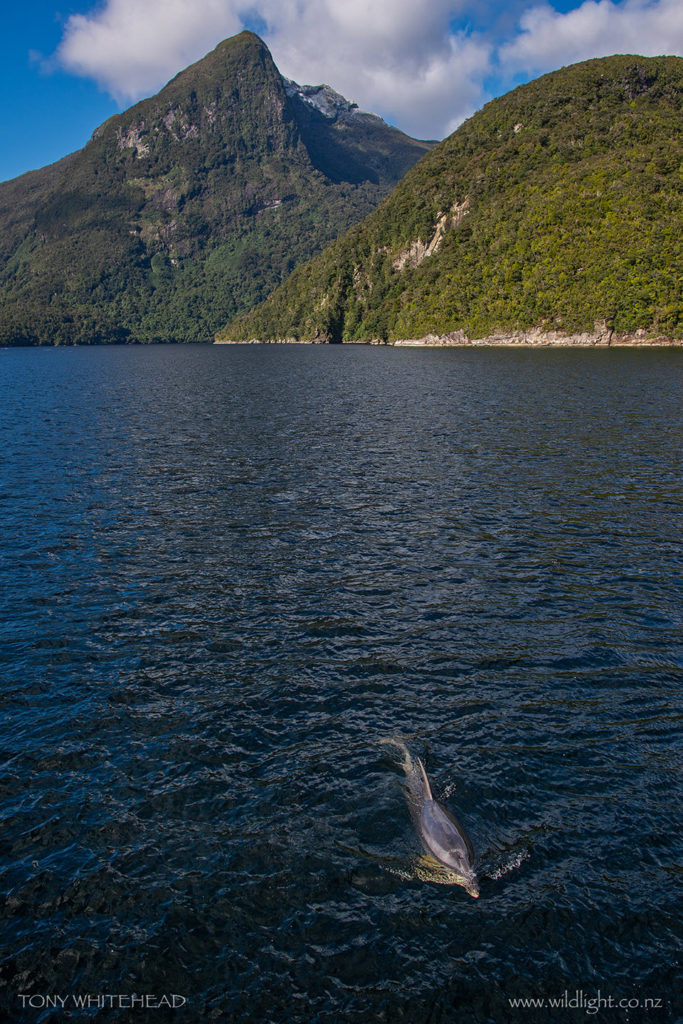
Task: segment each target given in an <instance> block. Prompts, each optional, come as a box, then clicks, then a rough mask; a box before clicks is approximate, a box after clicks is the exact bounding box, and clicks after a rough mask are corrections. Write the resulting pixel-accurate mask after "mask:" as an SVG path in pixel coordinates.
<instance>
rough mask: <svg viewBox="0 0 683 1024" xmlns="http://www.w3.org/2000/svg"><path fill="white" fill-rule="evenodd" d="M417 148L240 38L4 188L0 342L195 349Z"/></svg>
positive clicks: (419, 150)
mask: <svg viewBox="0 0 683 1024" xmlns="http://www.w3.org/2000/svg"><path fill="white" fill-rule="evenodd" d="M430 148H431V146H430V144H427V143H422V142H418V141H417V140H415V139H411V138H409V137H408V136H406V135H403V133H401V132H399V131H398V130H397V129H395V128H391V127H390V126H389V125H387V124H385V123H384V122H383V121H382V120H381V119H380V118H378V117H373V116H359V112H358V108H357V106H356V105H355V104H353V103H350V102H349V101H348V100H346V99H345V98H344V97H343V96H341V95H340V94H339V93H337V92H336V91H335V90H334V89H332V88H331V87H330V86H303V87H300V86H296V85H294V84H293V83H285V81H284V80H283V78H282V76H281V75H280V72H279V71H278V69H277V67H276V65H275V63H274V62H273V59H272V56H271V54H270V51H269V49H268V47H267V46H266V44H265V43H264V42H263V40H262V39H260V38H259V36H257V35H256V34H255V33H253V32H249V31H245V32H241V33H240V34H239V35H238V36H233V37H232V38H230V39H225V40H223V42H221V43H219V44H218V46H217V47H215V49H214V50H212V51H211V52H210V53H209V54H207V56H206V57H204V58H203V59H202V60H200V61H197V62H196V63H195V64H193V65H191V66H190V67H188V68H186V69H185V70H184V71H182V72H180V74H178V75H176V77H175V78H174V79H172V80H171V81H170V82H169V83H168V84H167V85H165V86H164V88H163V89H161V90H160V91H159V92H158V93H157V94H156V95H155V96H151V97H149V98H148V99H144V100H141V101H140V102H139V103H137V104H135V105H134V106H132V107H130V108H129V109H128V110H126V111H124V112H123V113H121V114H117V115H115V116H114V117H111V118H109V120H108V121H105V122H104V124H103V125H101V126H100V128H98V129H96V130H95V132H94V133H93V136H92V138H91V140H90V142H89V143H88V144H87V145H86V146H85V148H84V149H83V150H81V151H80V152H78V153H75V154H73V155H72V156H70V157H69V158H67V159H65V160H63V161H60V162H59V163H57V164H54V165H52V166H51V167H48V168H43V170H42V171H37V172H34V174H33V175H32V176H31V178H30V180H29V179H26V180H24V181H22V180H21V179H19V180H16V181H14V182H8V183H5V184H4V185H0V307H2V313H3V316H2V318H0V344H1V343H3V342H4V343H5V344H8V343H9V344H35V343H40V344H54V343H59V342H61V341H63V342H74V341H89V340H91V341H92V340H96V341H106V340H122V339H125V338H126V337H128V338H135V339H137V340H142V341H155V340H156V341H169V340H174V341H183V340H184V341H201V340H204V341H208V340H210V339H211V338H212V337H213V335H214V334H215V332H216V330H218V328H219V327H220V326H221V324H222V323H224V322H225V321H226V320H227V319H228V318H229V317H231V316H233V315H234V314H235V313H239V312H242V311H243V310H245V309H249V308H250V307H251V306H253V305H254V304H255V303H256V302H257V301H259V300H260V299H262V298H264V297H265V295H267V294H268V293H269V292H270V291H272V289H273V288H274V287H275V286H276V285H278V284H279V283H280V282H281V281H282V280H283V279H284V278H285V277H286V276H287V274H288V273H289V271H290V270H291V269H293V267H295V266H297V265H298V264H299V263H301V262H303V261H305V260H306V259H308V258H309V257H310V256H311V255H313V253H314V252H316V251H318V250H320V249H321V248H322V247H323V246H324V245H325V244H326V243H327V242H329V241H331V240H332V239H333V238H335V237H336V236H337V235H339V234H341V233H343V232H344V231H346V230H347V228H349V227H350V226H351V225H352V224H354V223H356V222H357V221H359V220H360V219H361V218H362V217H363V216H365V214H367V213H368V212H370V210H372V209H374V208H375V207H376V206H377V204H378V203H379V202H380V200H381V199H383V198H384V196H385V195H386V194H387V193H388V192H389V191H390V190H391V188H392V187H393V186H394V185H395V184H396V182H397V181H398V180H399V178H400V177H402V175H403V174H404V173H405V172H406V171H407V170H408V169H409V168H410V167H412V166H413V164H414V163H415V162H416V161H417V160H418V159H419V158H420V157H421V156H422V155H423V154H424V153H425V152H426V151H427V150H428V149H430Z"/></svg>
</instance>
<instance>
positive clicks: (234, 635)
mask: <svg viewBox="0 0 683 1024" xmlns="http://www.w3.org/2000/svg"><path fill="white" fill-rule="evenodd" d="M680 368H681V356H680V353H678V352H672V351H649V352H648V351H625V352H618V351H502V350H498V351H496V350H486V351H485V350H482V351H471V350H469V351H468V350H442V351H429V350H422V351H420V350H393V349H376V348H346V347H345V348H335V347H332V348H325V347H311V348H309V347H292V348H274V347H270V348H231V347H217V348H151V349H140V348H125V349H78V350H61V349H56V350H45V351H43V350H24V351H20V350H13V351H0V392H1V393H0V424H1V426H0V461H1V471H0V529H1V534H0V535H1V537H2V548H1V555H2V562H1V569H0V601H1V604H2V609H1V610H2V622H1V630H2V632H1V634H0V639H1V644H2V690H1V696H2V705H3V710H2V721H3V726H4V728H3V733H2V750H1V757H2V791H3V802H2V816H3V830H2V844H3V845H2V851H3V857H2V890H3V894H4V896H5V906H4V917H3V925H2V929H3V930H2V976H1V977H2V985H3V989H2V992H1V993H0V998H1V999H2V1003H3V1005H4V1006H5V1013H6V1015H7V1019H8V1020H16V1021H39V1022H42V1024H45V1022H47V1021H50V1022H52V1021H63V1020H85V1019H94V1018H97V1020H107V1021H117V1022H119V1021H128V1020H136V1021H150V1022H159V1024H162V1022H166V1021H170V1020H173V1021H182V1022H188V1024H190V1022H191V1024H194V1022H198V1021H202V1022H204V1021H206V1022H214V1021H239V1022H258V1024H266V1022H274V1024H281V1022H283V1024H284V1022H294V1021H298V1022H306V1024H308V1022H316V1024H332V1022H354V1024H356V1022H366V1021H373V1022H374V1021H378V1022H385V1021H386V1022H396V1021H399V1022H409V1024H421V1022H430V1024H436V1022H439V1024H446V1022H448V1024H451V1022H458V1024H461V1022H464V1024H468V1022H476V1024H482V1022H492V1024H504V1022H506V1021H511V1022H517V1021H520V1022H521V1021H524V1022H527V1021H531V1022H542V1021H547V1020H555V1019H559V1020H562V1021H563V1022H565V1021H566V1022H573V1021H585V1020H588V1021H590V1020H593V1019H595V1020H597V1019H599V1020H601V1021H608V1022H614V1021H625V1020H628V1021H631V1022H640V1021H648V1022H650V1021H652V1022H659V1021H672V1020H675V1019H677V1017H678V1014H679V1012H680V1010H681V1004H680V989H679V988H677V985H678V977H679V974H678V971H679V967H680V960H679V957H680V923H679V922H680V914H681V901H680V871H681V868H680V862H681V839H680V802H679V799H678V798H679V795H680V774H679V772H680V704H679V693H680V678H681V677H680V664H681V643H680V638H681V635H680V609H681V590H680V571H681V563H682V561H683V559H682V557H681V544H680V525H681V524H680V508H681V505H680V481H681V476H680V463H679V457H680V421H681V417H680V400H681V388H680ZM396 734H401V735H403V736H404V737H406V738H407V741H408V743H409V746H410V748H411V750H412V751H413V752H414V753H415V754H417V755H418V756H421V757H423V758H424V759H425V761H426V764H427V768H428V770H429V771H430V774H431V777H432V780H433V782H434V785H435V789H436V790H437V792H438V793H439V794H441V795H442V796H445V797H446V798H447V800H449V801H450V804H451V806H452V807H454V808H455V809H456V810H457V813H458V816H459V817H460V818H461V820H462V821H463V822H464V823H465V825H466V827H467V828H468V830H469V833H470V835H471V838H472V841H473V844H474V847H475V851H476V854H477V868H478V872H479V876H480V884H481V896H480V898H479V899H478V900H474V899H472V898H471V897H470V896H468V895H467V893H466V892H465V891H464V890H463V889H461V888H455V887H453V888H451V887H444V886H441V885H435V884H432V883H429V882H425V881H422V880H420V879H419V878H418V877H417V875H416V873H415V871H414V861H413V857H414V855H415V854H417V853H419V848H418V845H417V840H416V837H415V835H414V832H413V827H412V825H411V822H410V818H409V815H408V812H407V808H406V804H405V800H404V796H403V793H402V790H401V780H400V774H399V773H398V771H397V769H396V766H395V764H394V763H393V762H392V759H391V757H390V756H388V752H387V748H385V747H383V746H381V745H379V742H378V741H379V740H380V739H382V738H383V737H387V736H392V735H396ZM134 995H135V996H136V997H137V998H138V999H141V998H143V997H144V998H145V999H146V1000H147V1008H141V1007H140V1005H139V1003H137V1004H132V1003H131V999H132V997H133V996H134ZM173 996H177V997H179V998H178V999H176V1003H179V1002H180V999H182V1000H183V1003H182V1005H176V1008H175V1009H172V1008H170V1007H169V1006H168V1005H167V1003H169V1002H172V997H173ZM58 997H59V998H60V999H61V1000H63V1009H62V1008H61V1007H59V1006H58V1008H56V1009H55V1008H51V1006H54V1005H55V1003H56V1002H57V999H58ZM598 997H600V998H601V999H602V1000H604V1002H603V1003H600V1004H598V1003H596V1002H595V1000H596V999H597V998H598ZM517 999H537V1000H550V999H556V1000H557V999H560V1000H561V999H564V1000H565V1003H567V1004H568V1005H567V1006H565V1007H561V1008H559V1009H557V1008H555V1009H549V1007H548V1005H547V1004H546V1006H544V1007H541V1006H538V1007H537V1008H533V1007H531V1006H529V1007H527V1008H523V1007H521V1006H517V1007H515V1006H514V1005H513V1003H512V1002H511V1001H514V1000H517ZM610 999H611V1000H613V1002H612V1004H609V1005H608V1004H607V1000H610ZM78 1000H80V1001H81V1002H83V1001H84V1000H85V1001H86V1004H87V1001H88V1000H89V1001H90V1006H89V1008H88V1007H87V1005H86V1008H85V1009H82V1010H79V1009H78V1008H77V1005H76V1003H77V1001H78ZM98 1000H99V1002H98ZM155 1000H156V1002H155ZM590 1000H593V1002H592V1003H591V1002H589V1001H590ZM621 1000H626V1002H627V1003H628V1002H630V1004H631V1005H630V1008H628V1007H627V1006H626V1004H624V1006H621V1007H619V1006H617V1002H618V1001H621ZM647 1000H650V1001H651V1002H646V1001H647ZM657 1001H659V1005H658V1002H657ZM598 1011H599V1012H598Z"/></svg>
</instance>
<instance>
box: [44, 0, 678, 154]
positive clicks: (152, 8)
mask: <svg viewBox="0 0 683 1024" xmlns="http://www.w3.org/2000/svg"><path fill="white" fill-rule="evenodd" d="M568 6H570V9H569V10H567V9H566V8H567V7H568ZM560 8H561V9H560ZM245 27H246V28H252V29H254V30H255V31H257V32H258V33H259V35H261V36H262V37H263V38H264V39H265V41H266V42H267V43H268V45H269V47H270V49H271V51H272V53H273V57H274V58H275V61H276V63H277V65H278V67H279V68H280V70H281V71H282V73H283V74H285V75H287V76H288V77H290V78H294V79H295V80H296V81H298V82H300V83H301V84H319V83H322V82H327V83H329V84H330V85H332V86H334V88H335V89H337V90H339V91H340V92H343V93H344V94H345V95H346V96H347V97H348V98H349V99H352V100H355V101H356V102H357V103H359V104H360V106H361V107H364V108H365V109H368V110H374V111H376V112H378V113H380V114H382V115H383V116H384V117H386V118H387V119H388V120H390V121H392V122H393V123H395V124H397V125H398V126H399V127H401V128H402V129H404V130H405V131H408V132H410V133H411V134H413V135H418V136H422V137H423V138H426V137H431V138H440V137H442V136H443V135H446V134H448V133H449V132H450V131H452V130H453V129H454V128H456V127H457V125H458V124H459V123H460V122H461V121H462V120H463V119H464V118H465V117H467V116H468V115H469V114H471V113H472V112H473V111H474V110H476V109H477V108H478V107H479V106H481V104H482V103H483V102H484V100H485V99H487V98H489V97H490V96H491V95H493V94H496V93H498V92H501V91H505V89H506V88H508V87H509V86H510V85H512V84H515V83H516V82H518V81H520V80H522V79H525V78H530V77H533V76H534V75H536V74H538V73H540V72H543V71H547V70H550V69H552V68H555V67H560V66H561V65H563V64H571V63H573V62H575V61H577V60H583V59H586V58H588V57H598V56H605V55H607V54H611V53H641V54H643V55H646V56H653V55H656V54H660V53H668V54H679V55H683V4H681V2H680V0H621V2H619V0H584V2H583V3H575V4H573V5H572V0H555V3H554V5H553V4H551V3H542V4H540V5H539V4H533V3H529V2H528V0H512V2H503V0H430V2H429V3H426V4H416V3H415V2H414V0H373V2H372V3H368V2H367V0H252V2H250V0H146V2H145V3H144V4H140V3H139V0H105V2H104V3H103V4H99V5H98V6H97V7H94V8H93V10H92V12H91V13H89V14H76V15H72V16H71V17H70V18H69V19H68V21H67V23H66V26H65V31H64V36H63V38H62V41H61V43H60V46H59V48H58V51H57V54H56V59H57V61H58V63H59V64H60V65H61V67H62V68H63V69H64V70H67V71H69V72H71V73H73V74H77V75H81V76H84V77H87V78H91V79H94V80H95V81H96V82H97V83H98V85H99V86H100V88H102V89H103V90H105V91H107V92H109V93H110V94H111V95H112V96H114V97H115V98H116V99H117V101H118V102H119V103H121V104H125V103H128V102H131V101H133V100H136V99H139V98H140V97H142V96H145V95H149V94H150V93H152V92H154V91H156V90H157V89H158V88H160V87H161V86H162V85H163V84H164V83H165V82H166V81H168V79H169V78H171V77H172V76H173V75H174V74H176V73H177V72H178V71H180V70H181V69H182V68H184V67H186V66H187V65H188V64H190V63H192V62H193V61H195V60H198V59H199V58H200V57H202V56H203V55H204V54H205V53H206V52H207V51H208V50H210V49H212V48H213V47H214V46H215V45H216V44H217V43H218V42H219V41H220V40H221V39H224V38H226V37H227V36H230V35H234V34H235V33H236V32H239V31H240V30H241V29H242V28H245Z"/></svg>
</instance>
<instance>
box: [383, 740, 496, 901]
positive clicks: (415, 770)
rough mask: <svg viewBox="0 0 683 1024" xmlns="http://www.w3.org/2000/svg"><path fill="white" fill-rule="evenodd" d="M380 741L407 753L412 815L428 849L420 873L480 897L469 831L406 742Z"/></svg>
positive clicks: (407, 792) (407, 786) (408, 793)
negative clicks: (434, 792) (443, 800)
mask: <svg viewBox="0 0 683 1024" xmlns="http://www.w3.org/2000/svg"><path fill="white" fill-rule="evenodd" d="M380 743H382V744H384V745H385V746H394V747H398V748H399V750H401V751H402V752H403V761H402V763H401V767H402V768H403V770H404V772H405V774H406V796H407V799H408V807H409V809H410V816H411V818H412V819H413V824H414V825H415V828H416V830H417V833H418V835H419V837H420V839H421V840H422V845H423V846H424V848H425V850H426V851H427V856H426V857H421V858H420V860H419V861H418V864H417V873H418V876H419V877H420V878H424V879H427V880H429V881H433V882H441V883H442V884H446V885H461V886H462V887H463V888H464V889H465V890H466V891H467V892H468V893H469V894H470V896H474V898H475V899H476V898H477V897H478V896H479V883H478V882H477V876H476V873H475V871H474V851H473V849H472V844H471V842H470V840H469V838H468V836H467V833H466V832H465V830H464V829H463V827H462V825H460V824H459V823H458V822H457V821H456V819H455V818H454V817H453V815H452V814H451V813H450V811H447V810H446V808H445V807H443V806H442V805H441V804H440V803H439V802H438V801H437V800H435V799H434V797H433V795H432V787H431V786H430V784H429V779H428V778H427V772H426V771H425V768H424V765H423V764H422V761H421V760H420V758H419V757H418V758H416V759H415V760H413V758H412V757H411V756H410V753H409V751H408V748H407V747H406V745H405V743H402V742H401V741H400V740H394V739H390V740H380ZM416 762H417V763H416Z"/></svg>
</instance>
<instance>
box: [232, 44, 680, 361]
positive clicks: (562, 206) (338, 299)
mask: <svg viewBox="0 0 683 1024" xmlns="http://www.w3.org/2000/svg"><path fill="white" fill-rule="evenodd" d="M682 114H683V60H682V59H680V58H677V57H664V58H643V57H634V56H619V57H610V58H605V59H600V60H592V61H587V62H585V63H582V64H577V65H574V66H572V67H569V68H563V69H562V70H561V71H557V72H554V73H552V74H550V75H546V76H544V77H543V78H541V79H538V80H537V81H535V82H532V83H530V84H528V85H524V86H520V87H519V88H518V89H515V90H514V91H513V92H511V93H509V94H508V95H507V96H504V97H503V98H501V99H497V100H494V101H493V102H491V103H489V104H488V105H487V106H486V107H484V108H483V110H481V111H480V112H479V113H477V114H476V115H475V116H474V117H472V118H471V119H470V120H469V121H467V122H466V123H465V124H463V125H462V126H461V127H460V128H459V129H458V130H457V131H456V132H455V133H454V134H453V135H451V136H450V137H449V138H448V139H446V140H445V141H444V142H443V143H441V144H440V145H439V146H437V147H436V148H435V149H434V150H433V152H432V153H430V154H429V155H428V156H426V157H425V158H424V159H423V160H422V161H421V162H420V163H419V164H418V165H417V166H416V167H414V168H413V170H412V171H411V172H409V173H408V174H407V175H406V177H405V178H404V179H403V180H402V181H401V183H400V184H399V185H398V186H397V188H396V189H395V190H394V192H393V193H392V194H391V196H390V197H389V198H388V199H386V200H385V201H384V203H382V204H381V206H380V207H379V208H378V209H377V210H376V211H375V212H373V213H372V214H370V215H369V216H368V217H367V218H366V219H365V220H364V221H363V222H362V223H361V224H359V225H357V226H355V227H354V228H352V229H351V230H350V231H349V233H348V234H347V235H346V236H345V237H343V238H341V239H339V240H337V241H336V242H335V243H333V244H332V245H331V246H330V247H329V248H328V249H327V250H326V251H325V252H324V253H322V254H321V255H320V256H318V257H316V258H315V259H314V260H313V261H312V262H311V263H310V264H308V265H306V266H303V267H301V268H300V269H299V270H298V271H296V272H295V273H294V274H293V275H292V277H291V278H290V279H289V280H288V281H287V282H286V283H285V284H284V285H283V286H282V287H281V288H280V289H278V290H277V291H276V292H275V293H274V294H273V295H272V296H270V297H269V298H268V299H267V301H266V302H265V303H264V304H262V305H261V306H259V307H257V308H256V309H254V310H252V311H251V312H250V313H249V314H247V315H246V316H244V317H242V318H239V319H237V320H235V321H233V322H232V323H231V324H230V325H229V326H228V327H227V328H226V329H225V330H224V331H223V332H221V334H220V336H219V337H220V338H223V339H226V340H228V339H234V340H237V339H245V340H246V339H253V338H256V339H264V340H266V339H286V338H291V339H316V340H320V341H331V342H339V341H352V340H362V339H365V340H371V339H375V340H383V341H387V340H388V341H393V340H397V339H419V338H423V337H424V336H426V335H430V334H432V335H437V336H444V335H447V334H452V335H453V337H454V339H455V340H457V339H458V338H460V339H463V340H464V339H465V338H466V339H477V338H482V337H485V336H490V335H493V334H498V333H501V332H502V333H509V332H515V331H518V332H519V331H522V332H523V331H528V330H532V329H539V330H541V331H557V332H560V333H561V334H567V335H569V334H572V333H576V332H591V331H594V329H595V324H596V322H601V326H600V328H599V330H600V332H601V335H602V337H603V338H605V339H607V340H609V338H610V337H611V336H612V334H613V332H614V333H615V334H616V335H619V334H626V333H628V332H633V331H637V330H641V331H644V332H646V334H659V335H665V336H667V337H670V338H681V337H683V296H682V291H681V289H682V286H681V282H682V281H683V256H682V254H683V245H682V241H681V229H682V227H683V143H682V128H683V117H682Z"/></svg>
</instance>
